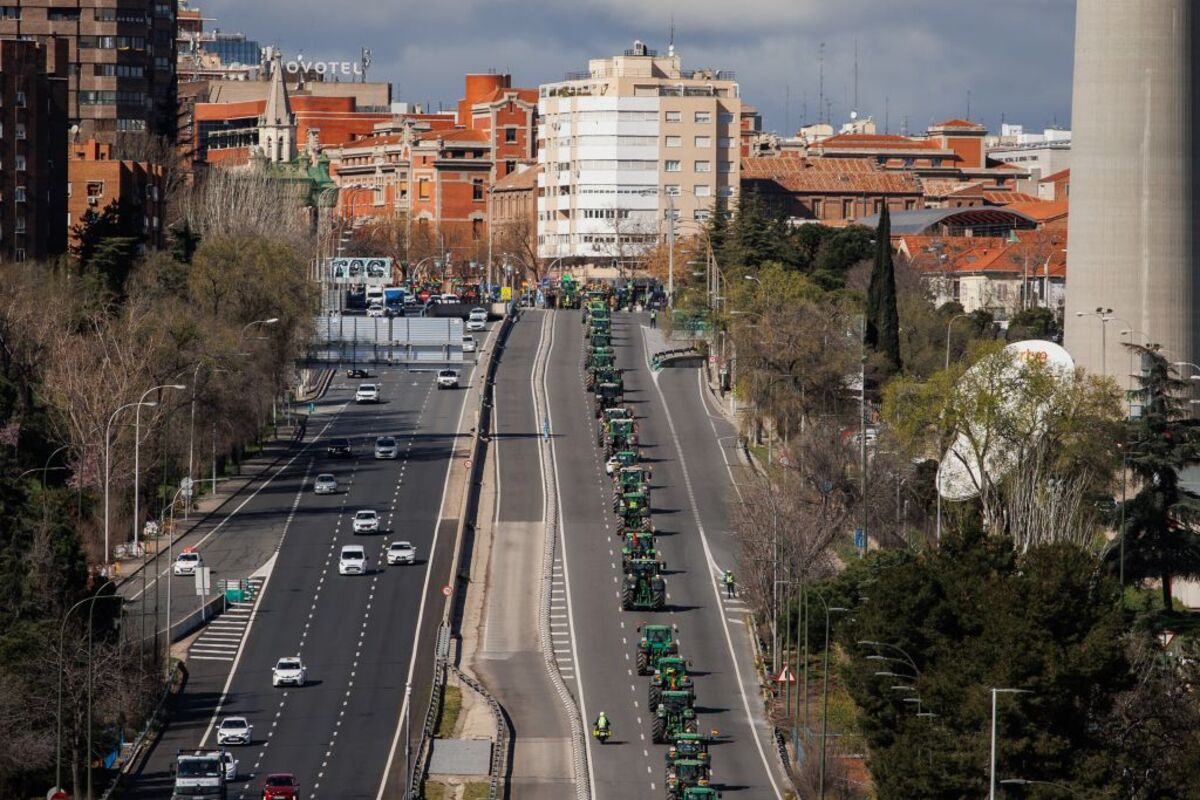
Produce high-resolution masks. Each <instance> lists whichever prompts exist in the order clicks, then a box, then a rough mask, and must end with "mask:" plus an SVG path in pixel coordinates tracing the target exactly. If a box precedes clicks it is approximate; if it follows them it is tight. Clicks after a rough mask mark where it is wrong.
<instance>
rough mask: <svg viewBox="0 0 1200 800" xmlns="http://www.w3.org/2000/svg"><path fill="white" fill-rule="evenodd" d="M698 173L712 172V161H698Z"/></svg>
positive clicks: (696, 166)
mask: <svg viewBox="0 0 1200 800" xmlns="http://www.w3.org/2000/svg"><path fill="white" fill-rule="evenodd" d="M695 171H696V172H712V162H711V161H697V162H696V165H695Z"/></svg>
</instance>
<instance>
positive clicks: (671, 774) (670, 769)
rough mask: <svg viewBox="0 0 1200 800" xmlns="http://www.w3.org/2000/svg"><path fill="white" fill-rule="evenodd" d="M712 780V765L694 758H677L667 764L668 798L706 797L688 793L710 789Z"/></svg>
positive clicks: (681, 799) (674, 799) (669, 799)
mask: <svg viewBox="0 0 1200 800" xmlns="http://www.w3.org/2000/svg"><path fill="white" fill-rule="evenodd" d="M710 780H712V764H711V763H709V762H708V761H697V760H696V759H693V758H677V759H675V760H674V761H671V762H669V763H668V764H667V779H666V787H667V798H668V800H683V798H684V797H697V796H699V797H704V796H705V795H696V794H694V793H692V794H688V791H689V790H692V789H704V788H708V785H709V781H710ZM710 796H711V795H710Z"/></svg>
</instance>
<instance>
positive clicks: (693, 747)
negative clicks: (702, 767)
mask: <svg viewBox="0 0 1200 800" xmlns="http://www.w3.org/2000/svg"><path fill="white" fill-rule="evenodd" d="M716 735H717V732H716V731H710V732H709V733H698V732H691V733H688V732H684V733H679V734H676V736H675V743H674V744H672V745H671V748H670V749H669V750H667V774H670V769H671V762H672V761H674V760H676V759H678V758H690V759H694V760H696V761H703V762H706V763H707V762H708V761H709V760H710V758H709V752H708V746H709V744H710V743H711V742H712V740H713V739H714V738H715V737H716Z"/></svg>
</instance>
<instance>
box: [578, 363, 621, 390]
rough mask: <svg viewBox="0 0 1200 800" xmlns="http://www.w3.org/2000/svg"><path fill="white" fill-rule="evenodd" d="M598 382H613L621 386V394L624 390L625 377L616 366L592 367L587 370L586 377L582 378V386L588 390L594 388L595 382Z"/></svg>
mask: <svg viewBox="0 0 1200 800" xmlns="http://www.w3.org/2000/svg"><path fill="white" fill-rule="evenodd" d="M599 383H615V384H617V385H618V386H620V387H621V392H622V394H623V393H624V392H625V378H624V376H623V375H622V373H621V370H619V369H617V368H616V367H593V368H592V369H589V370H588V371H587V377H585V378H584V388H585V389H587V390H588V391H589V392H591V391H594V390H595V389H596V384H599Z"/></svg>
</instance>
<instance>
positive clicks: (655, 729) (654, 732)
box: [651, 715, 667, 744]
mask: <svg viewBox="0 0 1200 800" xmlns="http://www.w3.org/2000/svg"><path fill="white" fill-rule="evenodd" d="M651 737H652V738H653V739H654V743H655V744H662V743H663V742H665V741H666V740H667V721H666V720H665V719H663V718H662V717H660V716H658V715H655V717H654V722H653V723H652V724H651Z"/></svg>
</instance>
